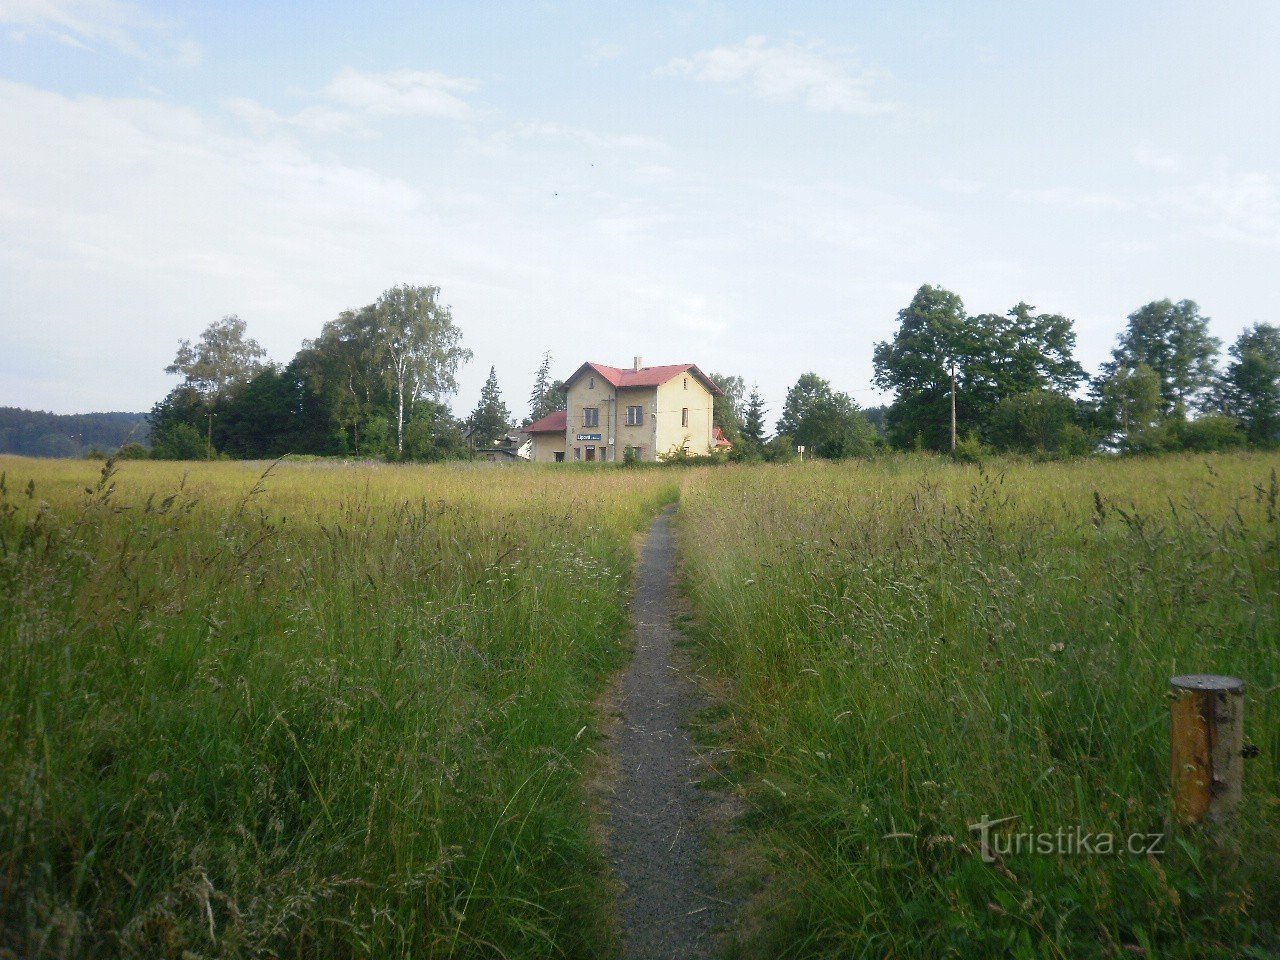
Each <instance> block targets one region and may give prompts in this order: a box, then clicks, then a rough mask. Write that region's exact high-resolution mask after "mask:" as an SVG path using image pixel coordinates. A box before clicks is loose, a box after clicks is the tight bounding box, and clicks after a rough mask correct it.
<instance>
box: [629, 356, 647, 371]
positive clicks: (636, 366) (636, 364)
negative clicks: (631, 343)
mask: <svg viewBox="0 0 1280 960" xmlns="http://www.w3.org/2000/svg"><path fill="white" fill-rule="evenodd" d="M643 366H644V357H636V358H635V359H634V360H633V361H632V363H631V369H632V370H633V371H634V372H636V373H639V372H640V368H641V367H643Z"/></svg>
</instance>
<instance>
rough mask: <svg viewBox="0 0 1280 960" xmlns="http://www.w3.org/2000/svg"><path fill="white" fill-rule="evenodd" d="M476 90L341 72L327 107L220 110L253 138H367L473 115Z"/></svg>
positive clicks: (432, 77)
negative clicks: (408, 122)
mask: <svg viewBox="0 0 1280 960" xmlns="http://www.w3.org/2000/svg"><path fill="white" fill-rule="evenodd" d="M0 2H3V0H0ZM479 86H480V84H479V82H478V81H476V80H471V79H468V78H466V77H450V76H446V75H445V74H443V73H440V72H438V71H434V70H393V71H391V72H389V73H361V72H360V71H358V70H354V69H352V68H350V67H347V68H345V69H343V70H342V71H340V72H339V73H338V74H337V76H335V77H334V78H333V79H332V80H331V81H329V83H328V84H327V85H326V86H325V88H324V91H323V96H324V97H325V98H326V99H327V100H328V101H329V102H328V103H313V104H311V105H309V106H306V107H303V108H302V109H301V110H298V111H296V112H294V113H281V112H280V111H277V110H273V109H271V108H270V107H268V106H266V105H265V104H262V103H259V102H258V101H256V100H251V99H249V98H247V97H234V98H230V99H228V100H226V101H225V105H226V107H227V109H228V110H230V111H231V112H232V113H233V114H235V115H236V116H237V117H239V118H240V119H241V120H245V121H247V122H248V123H249V124H250V125H251V126H252V127H253V128H254V129H255V130H256V131H258V132H263V131H266V130H268V129H270V128H271V127H277V126H282V127H292V128H294V129H296V130H302V131H304V132H306V133H313V134H318V135H337V134H358V135H362V136H372V135H373V133H374V127H373V122H374V121H376V120H379V119H386V118H388V117H439V118H443V119H455V120H460V119H468V118H471V117H474V116H476V114H477V111H476V110H475V108H473V107H472V106H471V105H470V104H469V103H467V101H466V100H464V99H463V98H462V96H461V95H462V94H466V93H471V92H473V91H475V90H477V89H479Z"/></svg>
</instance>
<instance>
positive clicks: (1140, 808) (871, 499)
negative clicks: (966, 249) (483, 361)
mask: <svg viewBox="0 0 1280 960" xmlns="http://www.w3.org/2000/svg"><path fill="white" fill-rule="evenodd" d="M1278 465H1280V459H1278V458H1276V457H1274V456H1260V455H1259V456H1237V457H1213V458H1210V459H1204V458H1174V459H1162V460H1155V461H1139V460H1129V461H1120V462H1099V461H1090V462H1080V463H1064V464H1057V465H1031V464H1020V463H1006V464H998V463H997V464H990V465H988V466H987V467H986V468H985V469H984V468H979V467H961V466H957V465H953V464H950V463H947V462H944V461H940V460H934V459H927V458H906V459H902V460H896V461H887V462H880V463H872V464H860V465H847V466H823V465H814V464H808V465H796V466H790V467H779V468H774V469H729V470H722V471H714V472H707V473H703V474H700V475H698V476H696V477H694V478H692V479H691V480H690V482H689V483H688V484H687V485H686V488H685V491H684V495H683V507H682V545H683V550H684V556H685V570H686V573H687V577H686V582H687V584H688V587H689V590H690V592H691V594H692V599H693V601H694V605H695V609H696V610H697V612H698V616H699V618H700V627H699V635H700V638H701V641H700V645H701V650H702V651H703V653H704V654H705V656H706V657H707V658H708V660H709V661H710V665H711V666H712V667H713V668H714V670H715V671H716V672H718V673H719V674H720V675H721V676H722V677H724V678H726V679H727V680H728V681H729V682H730V683H731V685H732V696H731V697H730V698H729V700H728V702H727V704H726V705H725V706H724V707H723V708H722V710H721V716H720V717H719V718H718V720H719V724H718V728H717V731H718V735H719V736H720V737H722V738H723V740H724V742H725V743H727V744H728V745H729V746H731V747H733V748H735V749H736V751H737V752H736V754H735V756H736V758H737V759H736V761H735V762H734V763H733V765H732V767H731V775H732V776H733V777H735V778H737V779H739V780H740V781H741V783H742V789H743V790H744V792H745V795H746V796H747V797H748V799H749V800H750V810H751V814H750V815H749V817H748V819H747V830H748V834H749V836H751V837H752V838H753V841H754V842H755V843H756V844H757V845H758V846H759V848H760V849H761V850H762V851H763V855H764V862H765V870H764V873H765V875H766V876H767V877H768V881H767V885H766V888H765V895H764V896H762V897H760V898H759V901H760V902H759V904H758V905H757V907H756V909H757V910H758V912H759V913H760V914H761V915H762V916H761V917H760V918H759V919H760V920H761V922H760V923H759V925H758V929H760V930H762V931H763V933H762V934H760V936H759V937H758V938H757V939H756V941H755V942H754V943H751V944H749V945H748V949H749V950H751V949H754V950H755V951H756V952H758V953H759V954H761V955H765V956H771V957H774V956H776V957H817V956H841V957H845V956H851V957H852V956H875V957H881V956H893V957H921V958H924V957H928V958H931V960H932V958H938V957H989V956H990V957H996V956H1011V957H1028V958H1029V957H1064V958H1065V957H1072V958H1074V957H1092V956H1135V955H1140V956H1146V957H1149V958H1155V957H1210V956H1215V957H1216V956H1257V957H1262V956H1275V955H1276V954H1277V952H1280V928H1278V926H1277V924H1278V923H1280V794H1278V792H1277V782H1276V764H1277V757H1280V704H1277V695H1278V694H1277V691H1278V689H1280V603H1278V600H1280V596H1278V594H1280V564H1278V559H1280V505H1278V504H1277V498H1278V496H1280V490H1278V488H1277V481H1276V468H1277V466H1278ZM1190 672H1219V673H1229V674H1235V675H1237V676H1241V677H1243V678H1244V679H1245V680H1246V681H1247V683H1248V690H1247V698H1246V734H1247V736H1248V737H1250V738H1251V739H1252V741H1253V742H1254V743H1255V744H1256V745H1257V746H1258V747H1259V748H1260V750H1261V756H1260V757H1259V758H1258V759H1255V760H1251V761H1248V763H1247V765H1246V788H1245V797H1246V800H1245V804H1244V808H1243V810H1242V811H1241V817H1240V824H1239V829H1238V834H1237V844H1238V851H1237V852H1231V850H1230V848H1228V850H1227V851H1226V852H1225V853H1220V852H1215V850H1214V848H1213V847H1212V845H1211V844H1209V843H1207V842H1206V841H1205V838H1203V837H1200V836H1198V835H1196V834H1195V833H1194V832H1186V831H1183V832H1178V833H1175V835H1174V836H1173V837H1172V838H1171V839H1170V840H1169V841H1168V843H1167V844H1166V845H1165V849H1166V851H1167V852H1166V853H1165V854H1164V855H1163V856H1160V857H1154V856H1151V857H1148V856H1135V855H1130V854H1129V853H1127V852H1118V853H1113V854H1111V855H1102V854H1093V855H1090V854H1088V853H1084V852H1080V853H1074V854H1071V853H1067V854H1062V855H1057V854H1039V853H1025V852H1024V853H1019V854H1013V853H1011V854H1009V855H1008V856H1004V857H1002V858H1000V860H999V862H997V863H994V864H987V863H984V862H982V860H981V859H980V858H979V856H978V850H977V837H976V835H975V834H974V833H972V832H971V831H970V830H969V825H970V824H972V823H974V822H976V821H978V820H979V819H980V818H981V817H982V816H983V815H984V814H986V815H988V816H989V817H991V818H993V819H994V818H1000V817H1014V818H1016V820H1014V821H1011V822H1010V823H1009V824H1007V825H1006V827H1005V829H1006V830H1019V831H1024V832H1034V833H1040V832H1054V831H1057V830H1058V829H1060V828H1065V829H1070V828H1075V827H1077V826H1078V827H1079V828H1081V829H1082V830H1083V831H1087V832H1091V833H1094V834H1095V835H1096V834H1098V833H1100V832H1112V833H1114V834H1116V835H1118V836H1119V837H1121V838H1127V837H1128V836H1129V835H1130V834H1133V833H1144V834H1145V833H1156V834H1159V833H1161V832H1162V831H1164V829H1165V825H1166V819H1167V814H1168V796H1167V793H1168V781H1169V768H1168V764H1169V759H1168V756H1169V755H1168V703H1167V700H1166V696H1165V692H1166V690H1167V685H1168V680H1169V678H1170V676H1171V675H1174V674H1178V673H1190Z"/></svg>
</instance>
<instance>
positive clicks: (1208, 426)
mask: <svg viewBox="0 0 1280 960" xmlns="http://www.w3.org/2000/svg"><path fill="white" fill-rule="evenodd" d="M1172 433H1173V436H1174V439H1175V440H1176V442H1177V443H1178V445H1179V446H1181V447H1182V449H1183V450H1191V451H1194V452H1196V453H1209V452H1212V451H1214V450H1231V449H1234V448H1236V447H1242V446H1244V444H1245V440H1246V437H1245V435H1244V433H1243V431H1241V429H1240V424H1239V423H1238V422H1237V421H1236V420H1235V419H1234V418H1233V417H1226V416H1223V415H1222V414H1218V413H1211V414H1208V415H1206V416H1203V417H1201V418H1200V419H1198V420H1184V421H1182V422H1181V423H1178V424H1176V425H1174V427H1173V431H1172Z"/></svg>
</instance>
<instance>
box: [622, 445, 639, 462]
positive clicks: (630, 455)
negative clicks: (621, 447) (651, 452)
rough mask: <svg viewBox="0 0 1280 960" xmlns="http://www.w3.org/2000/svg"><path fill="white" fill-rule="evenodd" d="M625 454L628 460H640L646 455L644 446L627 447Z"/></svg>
mask: <svg viewBox="0 0 1280 960" xmlns="http://www.w3.org/2000/svg"><path fill="white" fill-rule="evenodd" d="M624 456H625V457H626V458H627V459H628V460H639V459H640V458H641V457H642V456H644V447H627V450H626V453H625V454H624Z"/></svg>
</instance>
